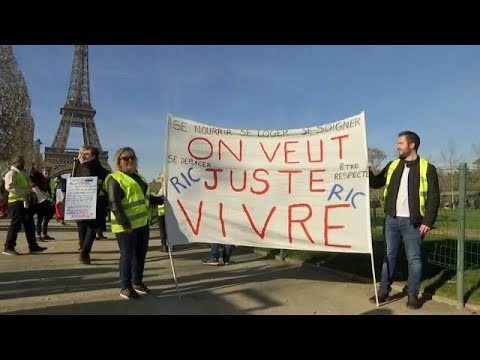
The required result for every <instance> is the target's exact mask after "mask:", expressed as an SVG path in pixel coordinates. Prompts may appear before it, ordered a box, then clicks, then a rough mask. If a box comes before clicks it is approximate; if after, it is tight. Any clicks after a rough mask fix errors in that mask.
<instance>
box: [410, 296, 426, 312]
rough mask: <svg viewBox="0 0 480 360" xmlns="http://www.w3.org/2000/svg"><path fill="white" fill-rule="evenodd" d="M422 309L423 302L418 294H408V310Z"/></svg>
mask: <svg viewBox="0 0 480 360" xmlns="http://www.w3.org/2000/svg"><path fill="white" fill-rule="evenodd" d="M421 307H422V301H421V300H420V299H419V298H418V295H417V294H408V301H407V308H409V309H411V310H418V309H420V308H421Z"/></svg>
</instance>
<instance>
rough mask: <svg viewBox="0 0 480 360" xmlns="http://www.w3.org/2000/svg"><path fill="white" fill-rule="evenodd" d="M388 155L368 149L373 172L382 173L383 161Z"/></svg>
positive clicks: (376, 149)
mask: <svg viewBox="0 0 480 360" xmlns="http://www.w3.org/2000/svg"><path fill="white" fill-rule="evenodd" d="M386 157H387V155H386V154H385V153H384V152H383V151H382V150H380V149H378V148H368V161H369V162H370V164H371V165H372V168H373V169H372V170H373V171H374V172H375V173H377V172H378V171H380V165H382V163H383V161H384V160H385V158H386Z"/></svg>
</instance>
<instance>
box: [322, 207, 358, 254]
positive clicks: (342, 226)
mask: <svg viewBox="0 0 480 360" xmlns="http://www.w3.org/2000/svg"><path fill="white" fill-rule="evenodd" d="M349 207H350V204H337V205H327V206H325V214H324V229H325V230H324V237H325V246H331V247H339V248H346V249H349V248H351V246H350V245H338V244H330V243H329V241H328V230H330V229H343V228H344V227H345V226H344V225H328V211H329V210H331V209H337V208H349Z"/></svg>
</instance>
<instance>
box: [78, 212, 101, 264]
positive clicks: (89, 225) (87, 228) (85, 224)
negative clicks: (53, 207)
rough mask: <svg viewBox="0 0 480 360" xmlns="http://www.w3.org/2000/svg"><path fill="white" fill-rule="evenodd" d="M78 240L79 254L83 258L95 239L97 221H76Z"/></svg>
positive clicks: (88, 253) (87, 253)
mask: <svg viewBox="0 0 480 360" xmlns="http://www.w3.org/2000/svg"><path fill="white" fill-rule="evenodd" d="M77 226H78V240H79V245H80V248H81V252H80V255H81V257H82V258H85V257H86V256H87V255H90V251H92V246H93V242H94V241H95V231H96V227H97V223H96V221H95V220H81V221H77Z"/></svg>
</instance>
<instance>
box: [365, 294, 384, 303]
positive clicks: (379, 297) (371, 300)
mask: <svg viewBox="0 0 480 360" xmlns="http://www.w3.org/2000/svg"><path fill="white" fill-rule="evenodd" d="M388 299H389V294H381V293H379V294H378V303H379V304H383V303H384V302H387V301H388ZM368 301H370V302H371V303H372V304H376V303H377V299H376V298H375V295H373V296H372V297H371V298H370V299H368Z"/></svg>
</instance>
